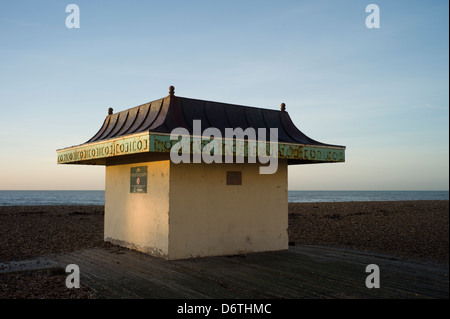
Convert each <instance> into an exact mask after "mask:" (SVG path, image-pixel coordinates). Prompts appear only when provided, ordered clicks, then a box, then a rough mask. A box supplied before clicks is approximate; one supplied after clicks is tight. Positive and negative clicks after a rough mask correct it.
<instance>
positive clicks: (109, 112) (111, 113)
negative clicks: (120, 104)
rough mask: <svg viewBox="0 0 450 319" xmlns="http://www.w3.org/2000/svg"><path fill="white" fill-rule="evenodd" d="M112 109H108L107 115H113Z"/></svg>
mask: <svg viewBox="0 0 450 319" xmlns="http://www.w3.org/2000/svg"><path fill="white" fill-rule="evenodd" d="M113 111H114V110H113V108H112V107H110V108H109V109H108V115H113Z"/></svg>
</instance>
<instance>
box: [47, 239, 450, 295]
mask: <svg viewBox="0 0 450 319" xmlns="http://www.w3.org/2000/svg"><path fill="white" fill-rule="evenodd" d="M52 259H53V260H54V261H56V262H58V263H60V265H61V266H63V267H65V266H66V265H67V264H77V265H78V266H79V268H80V272H81V282H82V283H84V284H86V285H87V286H89V287H91V288H93V289H94V290H96V291H97V292H99V293H100V294H102V295H103V296H104V297H105V298H171V299H172V298H184V299H188V298H229V299H233V298H295V299H297V298H448V297H449V286H448V283H449V282H448V267H445V268H438V267H431V266H430V267H427V266H424V265H419V264H413V263H406V262H402V261H399V260H396V259H393V258H391V257H388V256H383V255H374V254H368V253H365V252H360V251H355V250H344V249H336V248H329V247H318V246H298V247H297V246H294V247H290V249H289V251H283V252H270V253H256V254H249V255H246V256H232V257H231V256H230V257H207V258H198V259H191V260H178V261H165V260H161V259H158V258H155V257H152V256H148V255H145V254H142V253H139V252H135V251H132V250H128V249H123V248H119V247H117V248H116V247H114V248H109V249H98V248H94V249H86V250H82V251H77V252H72V253H69V254H65V255H58V256H53V257H52ZM368 264H377V265H378V266H379V268H380V283H381V287H380V288H379V289H374V288H373V289H368V288H367V287H366V285H365V280H366V277H367V276H368V275H369V274H368V273H366V272H365V269H366V266H367V265H368Z"/></svg>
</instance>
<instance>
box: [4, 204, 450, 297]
mask: <svg viewBox="0 0 450 319" xmlns="http://www.w3.org/2000/svg"><path fill="white" fill-rule="evenodd" d="M288 216H289V227H288V234H289V241H290V245H321V246H331V247H342V248H352V249H358V250H364V251H370V252H374V253H381V254H385V255H390V256H393V257H395V258H398V259H402V260H406V261H412V262H417V263H424V264H430V263H431V264H439V265H443V266H447V267H448V260H449V230H448V229H449V201H448V200H442V201H398V202H392V201H391V202H336V203H289V214H288ZM103 219H104V207H103V206H0V263H8V262H11V261H20V260H27V259H33V258H37V257H40V256H45V255H49V254H55V253H56V254H58V253H64V252H70V251H76V250H79V249H83V248H92V247H107V246H110V245H111V244H109V243H105V242H104V241H103ZM64 280H65V276H58V275H51V274H49V273H48V272H46V271H43V270H40V271H27V272H17V273H0V298H1V299H12V298H20V299H22V298H27V299H28V298H51V299H59V298H83V299H84V298H92V299H95V298H99V296H98V295H97V294H96V293H95V292H94V291H92V290H90V289H89V288H88V287H86V286H82V287H81V289H67V288H66V287H65V285H64Z"/></svg>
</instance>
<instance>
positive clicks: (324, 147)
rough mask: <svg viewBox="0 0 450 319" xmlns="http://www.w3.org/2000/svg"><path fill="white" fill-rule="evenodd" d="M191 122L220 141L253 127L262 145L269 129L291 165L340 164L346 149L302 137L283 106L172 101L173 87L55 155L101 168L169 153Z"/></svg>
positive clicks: (116, 115) (110, 119)
mask: <svg viewBox="0 0 450 319" xmlns="http://www.w3.org/2000/svg"><path fill="white" fill-rule="evenodd" d="M194 120H201V130H202V131H203V130H204V129H206V128H209V127H214V128H217V129H218V130H219V131H220V132H221V134H222V136H223V137H225V135H226V134H225V129H226V128H232V129H235V128H241V129H243V130H244V131H245V130H246V129H247V128H254V129H255V132H256V134H257V132H258V128H265V129H266V137H265V140H266V141H267V142H269V140H270V136H269V134H270V128H277V129H278V141H277V142H278V146H279V148H280V147H281V149H280V151H279V157H280V158H287V159H288V160H289V162H290V163H291V164H297V163H313V162H322V163H323V162H343V161H344V152H345V146H340V145H331V144H325V143H321V142H318V141H316V140H313V139H311V138H310V137H308V136H306V135H305V134H304V133H302V132H301V131H300V130H299V129H298V128H297V127H296V126H295V124H294V123H293V122H292V120H291V118H290V116H289V114H288V112H287V111H286V110H285V105H284V104H282V105H281V109H280V110H271V109H264V108H257V107H249V106H242V105H235V104H227V103H221V102H213V101H204V100H199V99H192V98H186V97H179V96H175V94H174V88H173V87H170V92H169V95H168V96H167V97H165V98H162V99H159V100H156V101H153V102H149V103H145V104H142V105H139V106H136V107H133V108H130V109H127V110H123V111H120V112H117V113H113V110H112V108H110V109H109V111H108V115H107V117H106V119H105V120H104V122H103V125H102V126H101V128H100V130H99V131H98V132H97V133H96V134H95V135H94V136H93V137H92V138H91V139H89V140H88V141H87V142H86V143H84V144H81V145H78V146H72V147H68V148H64V149H61V150H58V151H57V152H58V163H69V164H100V165H105V164H107V161H106V160H105V159H107V158H111V157H116V156H123V155H130V154H137V153H158V152H159V153H160V152H169V151H170V145H169V144H170V143H169V144H167V143H168V141H169V142H170V134H171V132H172V130H173V129H175V128H184V129H186V130H187V131H188V132H189V134H190V135H191V136H193V135H194V132H193V121H194ZM256 137H257V138H258V136H257V135H256ZM272 138H273V137H272ZM139 141H140V142H139ZM146 141H147V142H146ZM139 143H140V144H139ZM113 145H114V146H113ZM120 145H122V146H120ZM139 146H140V147H139ZM162 149H164V150H162ZM289 149H291V151H289ZM306 153H308V154H306Z"/></svg>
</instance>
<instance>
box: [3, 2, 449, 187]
mask: <svg viewBox="0 0 450 319" xmlns="http://www.w3.org/2000/svg"><path fill="white" fill-rule="evenodd" d="M70 3H75V4H77V5H78V6H79V8H80V17H81V19H80V26H81V27H80V29H67V28H66V25H65V20H66V17H67V15H68V13H66V12H65V7H66V5H68V4H70ZM371 3H375V4H377V5H378V6H379V8H380V12H381V27H380V28H379V29H368V28H366V25H365V19H366V17H367V15H368V13H366V12H365V8H366V6H367V5H368V4H371ZM448 6H449V5H448V1H447V0H433V1H425V0H423V1H403V0H396V1H377V0H371V1H363V0H346V1H336V0H329V1H319V0H311V1H309V0H308V1H300V0H297V1H164V2H163V1H158V2H156V1H102V0H97V1H61V0H58V1H22V0H17V1H8V2H7V1H1V2H0V150H1V151H0V189H103V188H104V167H102V166H95V167H94V166H81V165H80V166H79V165H57V164H56V149H59V148H63V147H67V146H71V145H77V144H81V143H83V142H85V141H86V140H88V139H89V138H90V137H92V136H93V135H94V134H95V133H96V132H97V130H98V129H99V128H100V126H101V124H102V123H103V120H104V118H105V116H106V115H107V109H108V108H109V107H113V108H114V110H115V111H120V110H124V109H126V108H129V107H133V106H137V105H140V104H143V103H145V102H149V101H152V100H156V99H159V98H161V97H164V96H166V95H167V94H168V87H169V86H170V85H174V86H175V88H176V90H175V91H176V95H179V96H185V97H192V98H199V99H205V100H214V101H222V102H228V103H236V104H243V105H250V106H256V107H264V108H272V109H279V105H280V103H281V102H284V103H286V106H287V111H288V112H289V114H290V115H291V117H292V119H293V121H294V123H295V124H296V125H297V127H299V128H300V129H301V130H302V131H303V132H304V133H305V134H307V135H308V136H310V137H311V138H314V139H316V140H319V141H321V142H325V143H330V144H340V145H345V146H347V151H346V163H340V164H320V165H298V166H291V167H290V168H289V189H291V190H295V189H299V190H315V189H317V190H329V189H345V190H448V188H449V168H448V166H449V137H448V135H449V91H448V85H449V83H448V76H449V64H448V61H449V43H448V36H449V34H448V26H449V19H448V12H449V8H448Z"/></svg>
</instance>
